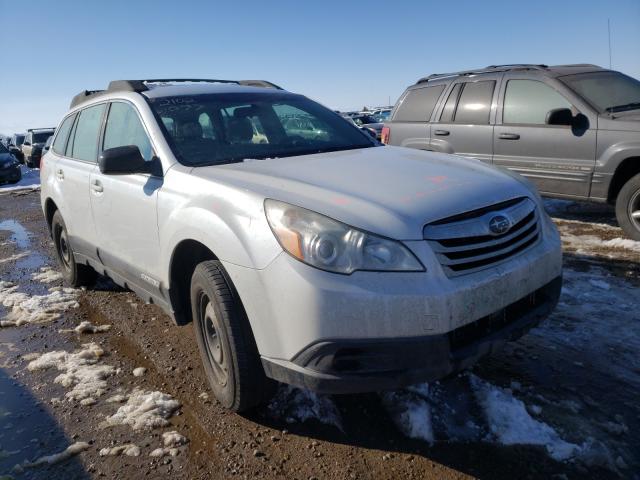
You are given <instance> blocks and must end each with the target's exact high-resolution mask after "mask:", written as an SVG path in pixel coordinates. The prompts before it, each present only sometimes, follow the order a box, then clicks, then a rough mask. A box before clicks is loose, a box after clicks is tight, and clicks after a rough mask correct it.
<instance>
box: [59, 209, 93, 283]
mask: <svg viewBox="0 0 640 480" xmlns="http://www.w3.org/2000/svg"><path fill="white" fill-rule="evenodd" d="M51 236H52V237H53V243H54V245H55V247H56V256H57V257H58V262H59V263H60V266H61V267H62V275H63V276H64V280H65V281H66V282H67V283H68V284H69V285H71V286H72V287H76V288H77V287H83V286H88V285H92V284H93V283H94V282H95V279H96V272H95V270H94V269H93V268H91V267H89V266H87V265H82V264H78V263H76V259H75V255H74V254H73V249H72V248H71V244H70V243H69V235H68V233H67V227H66V225H65V223H64V220H63V219H62V215H60V211H59V210H57V211H56V213H54V214H53V218H52V219H51Z"/></svg>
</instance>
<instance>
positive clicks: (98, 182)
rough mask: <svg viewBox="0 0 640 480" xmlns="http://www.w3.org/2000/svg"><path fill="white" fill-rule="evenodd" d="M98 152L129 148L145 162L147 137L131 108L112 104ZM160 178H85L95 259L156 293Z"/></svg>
mask: <svg viewBox="0 0 640 480" xmlns="http://www.w3.org/2000/svg"><path fill="white" fill-rule="evenodd" d="M107 115H108V116H107V121H106V123H105V129H104V139H103V145H102V147H103V148H102V149H103V150H106V149H108V148H113V147H120V146H125V145H135V146H137V147H138V148H139V150H140V153H141V154H142V156H143V157H144V158H145V160H148V161H150V160H152V159H153V158H154V152H153V148H152V146H151V142H150V140H149V136H148V135H147V132H146V131H145V129H144V127H143V124H142V121H141V119H140V117H139V115H138V112H137V110H136V109H135V107H134V106H133V105H132V104H130V103H128V102H124V101H116V102H112V103H111V104H110V107H109V111H108V114H107ZM161 186H162V178H161V177H156V176H153V175H150V174H140V173H137V174H130V175H104V174H102V173H101V172H100V170H99V169H96V170H95V171H94V172H93V174H92V175H91V180H90V191H91V209H92V211H93V219H94V222H95V225H96V233H97V237H98V240H97V242H98V243H97V245H98V249H99V255H100V260H101V261H102V262H103V263H104V265H105V266H107V268H110V269H112V270H113V271H115V272H116V273H118V274H120V275H121V276H123V277H125V278H127V279H128V281H130V282H131V283H133V284H135V285H137V286H138V287H140V288H142V289H144V290H146V291H148V292H151V293H157V292H158V291H159V284H158V281H157V279H158V278H159V271H158V269H159V265H160V262H159V260H158V259H159V255H160V242H159V239H158V222H157V212H156V205H157V198H158V195H157V194H158V189H159V188H160V187H161Z"/></svg>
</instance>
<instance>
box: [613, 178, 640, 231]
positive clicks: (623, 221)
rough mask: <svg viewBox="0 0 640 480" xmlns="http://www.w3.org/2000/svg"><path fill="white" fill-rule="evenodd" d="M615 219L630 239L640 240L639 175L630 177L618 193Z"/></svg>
mask: <svg viewBox="0 0 640 480" xmlns="http://www.w3.org/2000/svg"><path fill="white" fill-rule="evenodd" d="M616 217H617V218H618V224H619V225H620V227H622V229H623V230H624V231H625V233H626V234H627V235H628V236H629V237H630V238H632V239H634V240H640V174H638V175H636V176H635V177H631V178H630V179H629V180H628V181H627V183H625V184H624V186H623V187H622V189H621V190H620V193H618V198H617V199H616Z"/></svg>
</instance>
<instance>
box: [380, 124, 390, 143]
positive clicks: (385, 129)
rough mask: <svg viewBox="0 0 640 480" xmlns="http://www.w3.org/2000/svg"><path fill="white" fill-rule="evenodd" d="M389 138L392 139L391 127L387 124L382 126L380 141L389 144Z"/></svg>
mask: <svg viewBox="0 0 640 480" xmlns="http://www.w3.org/2000/svg"><path fill="white" fill-rule="evenodd" d="M389 140H391V129H390V128H389V127H387V126H386V125H385V126H384V127H382V135H380V141H381V142H382V143H384V144H386V145H389Z"/></svg>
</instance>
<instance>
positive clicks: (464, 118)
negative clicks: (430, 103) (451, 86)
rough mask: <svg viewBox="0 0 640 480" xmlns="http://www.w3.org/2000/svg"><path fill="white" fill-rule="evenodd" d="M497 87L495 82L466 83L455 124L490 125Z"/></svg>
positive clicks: (455, 116) (457, 109)
mask: <svg viewBox="0 0 640 480" xmlns="http://www.w3.org/2000/svg"><path fill="white" fill-rule="evenodd" d="M495 86H496V82H494V81H486V82H469V83H465V84H464V88H463V89H462V94H461V95H460V100H459V102H458V108H456V113H455V115H454V117H453V121H454V123H465V124H471V125H486V124H488V123H489V112H490V111H491V99H492V98H493V90H494V88H495Z"/></svg>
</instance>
